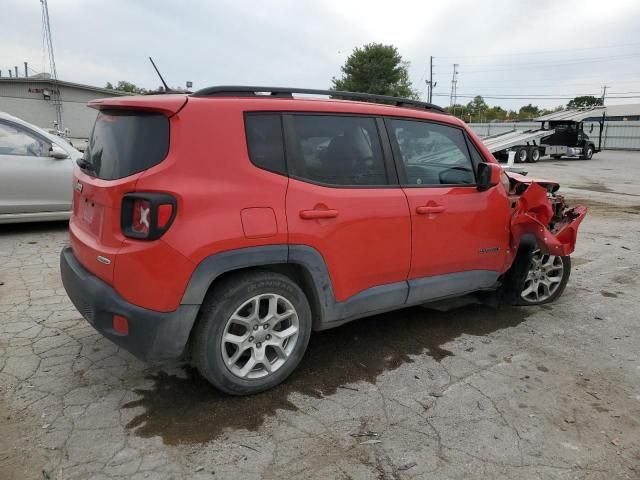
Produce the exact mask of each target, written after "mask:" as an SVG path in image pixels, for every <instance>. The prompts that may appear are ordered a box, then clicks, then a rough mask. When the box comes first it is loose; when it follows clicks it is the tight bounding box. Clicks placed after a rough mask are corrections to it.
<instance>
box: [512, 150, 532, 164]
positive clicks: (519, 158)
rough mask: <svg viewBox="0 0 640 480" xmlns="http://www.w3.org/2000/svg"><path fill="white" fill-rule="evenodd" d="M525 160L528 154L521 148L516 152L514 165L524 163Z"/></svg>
mask: <svg viewBox="0 0 640 480" xmlns="http://www.w3.org/2000/svg"><path fill="white" fill-rule="evenodd" d="M527 158H529V153H528V152H527V149H526V148H525V147H521V148H519V149H518V150H516V158H515V160H516V163H524V162H526V161H527Z"/></svg>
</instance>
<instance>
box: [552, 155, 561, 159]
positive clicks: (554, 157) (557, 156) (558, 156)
mask: <svg viewBox="0 0 640 480" xmlns="http://www.w3.org/2000/svg"><path fill="white" fill-rule="evenodd" d="M551 158H553V159H554V160H560V159H561V158H562V155H551Z"/></svg>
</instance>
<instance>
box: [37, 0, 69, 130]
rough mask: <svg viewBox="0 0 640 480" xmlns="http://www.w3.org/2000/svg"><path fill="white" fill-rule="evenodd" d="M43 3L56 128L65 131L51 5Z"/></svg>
mask: <svg viewBox="0 0 640 480" xmlns="http://www.w3.org/2000/svg"><path fill="white" fill-rule="evenodd" d="M40 4H41V5H42V32H43V37H44V43H45V45H46V49H47V53H48V56H49V65H50V67H51V81H52V82H51V83H52V84H53V89H52V92H51V103H52V105H53V106H54V108H55V110H56V123H57V125H56V130H58V132H59V133H61V132H64V125H63V124H62V97H61V95H60V85H59V83H58V72H57V70H56V60H55V57H54V55H53V41H52V40H51V23H50V21H49V7H48V6H47V0H40Z"/></svg>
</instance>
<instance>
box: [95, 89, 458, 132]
mask: <svg viewBox="0 0 640 480" xmlns="http://www.w3.org/2000/svg"><path fill="white" fill-rule="evenodd" d="M389 98H393V97H389ZM401 100H406V101H407V102H411V100H409V99H401ZM187 104H200V105H211V104H216V105H228V106H235V107H236V108H239V109H242V110H245V111H291V112H305V111H306V112H317V113H346V114H349V113H352V114H361V115H376V116H387V117H388V116H392V117H407V118H415V119H423V120H432V121H438V122H443V123H449V124H452V125H456V126H462V125H464V122H463V121H461V120H459V119H458V118H456V117H454V116H452V115H449V114H447V113H446V112H444V111H443V110H442V109H440V107H436V108H437V109H436V108H434V109H431V108H423V107H421V106H420V105H421V104H422V102H415V105H412V104H406V105H405V104H403V105H402V106H398V105H390V104H385V103H372V102H366V101H358V100H350V99H338V98H318V97H309V96H304V97H300V96H296V97H294V96H275V95H245V94H243V93H241V92H232V93H230V94H228V95H214V96H206V95H205V96H203V95H195V94H194V95H189V94H172V93H169V94H160V95H144V96H143V95H133V96H126V97H109V98H103V99H99V100H93V101H91V102H89V106H90V107H92V108H97V109H110V108H116V109H118V108H123V109H127V108H133V109H141V110H147V111H149V110H151V111H159V112H162V113H164V114H166V115H169V116H171V115H173V114H175V113H177V112H179V111H180V110H182V108H183V107H185V106H186V105H187ZM423 105H428V104H423Z"/></svg>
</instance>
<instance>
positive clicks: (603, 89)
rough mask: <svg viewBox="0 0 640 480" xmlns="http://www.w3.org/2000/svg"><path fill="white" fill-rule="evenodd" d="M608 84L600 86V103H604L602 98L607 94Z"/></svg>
mask: <svg viewBox="0 0 640 480" xmlns="http://www.w3.org/2000/svg"><path fill="white" fill-rule="evenodd" d="M608 86H609V85H603V86H602V97H601V98H600V105H604V99H605V97H606V96H607V87H608Z"/></svg>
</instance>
